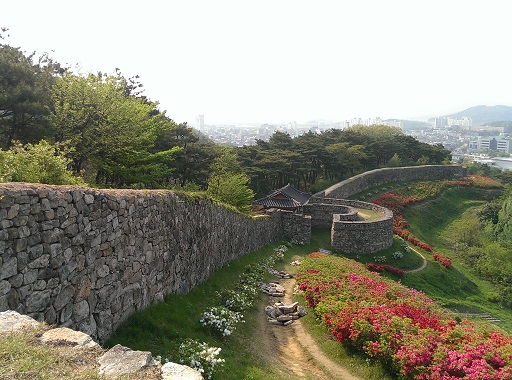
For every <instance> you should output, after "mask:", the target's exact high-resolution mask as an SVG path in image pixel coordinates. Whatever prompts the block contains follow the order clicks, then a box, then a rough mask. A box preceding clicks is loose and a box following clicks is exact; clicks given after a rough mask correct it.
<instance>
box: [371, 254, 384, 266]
mask: <svg viewBox="0 0 512 380" xmlns="http://www.w3.org/2000/svg"><path fill="white" fill-rule="evenodd" d="M373 260H375V262H376V263H379V264H382V263H385V262H386V256H374V257H373Z"/></svg>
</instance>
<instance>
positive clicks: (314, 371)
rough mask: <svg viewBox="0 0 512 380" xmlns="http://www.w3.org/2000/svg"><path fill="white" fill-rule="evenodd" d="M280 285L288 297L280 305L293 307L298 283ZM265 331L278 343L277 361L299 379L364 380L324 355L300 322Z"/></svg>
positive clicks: (273, 326)
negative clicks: (287, 304)
mask: <svg viewBox="0 0 512 380" xmlns="http://www.w3.org/2000/svg"><path fill="white" fill-rule="evenodd" d="M281 284H282V285H283V286H284V287H285V289H286V293H285V297H284V299H281V302H285V303H292V302H293V300H292V293H293V287H294V284H295V280H293V279H290V280H284V281H282V283H281ZM278 301H279V299H277V298H272V297H271V298H270V300H269V303H273V302H278ZM265 322H266V316H265ZM265 330H266V333H267V334H269V337H270V339H272V340H275V343H276V351H277V352H276V359H277V360H278V361H279V362H280V363H282V364H284V365H285V366H286V367H287V368H288V369H289V370H290V371H291V372H293V374H294V375H295V376H296V378H298V379H311V380H334V379H335V380H362V379H361V378H359V377H357V376H354V375H353V374H351V373H350V372H349V371H348V370H347V369H346V368H344V367H342V366H340V365H339V364H338V363H335V362H333V361H332V360H331V359H329V358H328V357H327V356H326V355H324V353H323V352H322V351H321V349H320V348H319V347H318V345H317V344H316V342H315V341H314V339H313V337H312V336H311V335H309V333H308V332H307V331H306V330H305V328H304V326H303V325H302V323H301V321H300V319H299V320H296V321H295V322H294V323H293V324H291V325H290V326H286V327H285V326H275V325H270V324H268V323H266V326H265Z"/></svg>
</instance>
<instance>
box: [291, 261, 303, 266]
mask: <svg viewBox="0 0 512 380" xmlns="http://www.w3.org/2000/svg"><path fill="white" fill-rule="evenodd" d="M290 265H293V266H294V267H298V266H299V265H302V262H300V261H299V260H295V261H292V262H291V263H290Z"/></svg>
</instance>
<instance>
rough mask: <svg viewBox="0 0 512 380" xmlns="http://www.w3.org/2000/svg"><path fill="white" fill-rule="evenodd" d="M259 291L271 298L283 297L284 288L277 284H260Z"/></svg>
mask: <svg viewBox="0 0 512 380" xmlns="http://www.w3.org/2000/svg"><path fill="white" fill-rule="evenodd" d="M260 290H261V291H262V292H263V293H266V294H268V295H270V296H272V297H284V292H285V290H284V287H283V286H282V285H280V284H279V283H278V282H270V283H268V284H265V283H261V284H260Z"/></svg>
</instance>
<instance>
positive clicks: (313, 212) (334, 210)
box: [302, 198, 359, 228]
mask: <svg viewBox="0 0 512 380" xmlns="http://www.w3.org/2000/svg"><path fill="white" fill-rule="evenodd" d="M335 201H338V202H337V203H332V202H330V203H329V202H324V199H321V198H318V199H316V201H315V202H314V203H313V202H311V201H310V203H308V204H305V205H304V206H303V207H302V209H303V211H304V213H305V214H307V215H310V216H311V226H312V227H320V228H331V226H332V220H333V219H332V216H333V215H334V214H337V215H339V217H340V218H341V219H344V220H358V219H359V216H358V215H357V210H355V209H354V208H353V207H350V206H348V205H345V204H342V202H340V200H339V199H336V200H335Z"/></svg>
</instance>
